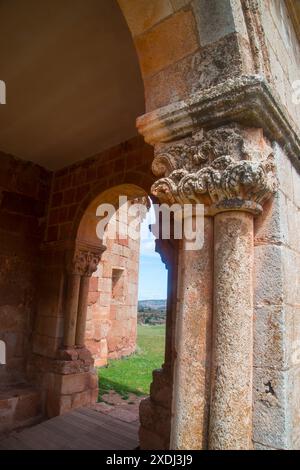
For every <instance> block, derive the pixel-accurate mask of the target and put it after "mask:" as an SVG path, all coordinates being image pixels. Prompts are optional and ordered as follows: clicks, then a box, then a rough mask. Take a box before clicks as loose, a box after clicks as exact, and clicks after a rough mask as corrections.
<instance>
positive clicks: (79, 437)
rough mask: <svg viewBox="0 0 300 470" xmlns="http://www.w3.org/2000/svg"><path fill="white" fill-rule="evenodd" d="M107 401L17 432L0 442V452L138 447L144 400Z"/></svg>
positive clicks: (115, 398) (111, 395)
mask: <svg viewBox="0 0 300 470" xmlns="http://www.w3.org/2000/svg"><path fill="white" fill-rule="evenodd" d="M102 398H103V400H105V402H101V403H96V404H95V405H93V406H92V407H88V408H79V409H77V410H74V411H72V412H70V413H67V414H65V415H63V416H57V417H55V418H52V419H49V420H47V421H43V422H42V423H40V424H38V425H35V426H32V427H29V428H25V429H23V430H20V431H14V432H12V433H10V434H9V436H7V437H4V436H3V437H2V439H0V449H1V450H4V449H7V450H8V449H14V450H22V449H34V450H48V449H49V450H56V449H57V450H75V449H78V450H79V449H80V450H81V449H87V450H93V449H94V450H97V449H98V450H131V449H135V448H136V447H138V445H139V443H138V428H139V417H138V407H139V403H140V401H141V399H142V397H136V396H135V395H131V394H130V396H129V398H128V400H123V399H122V398H121V397H120V396H119V395H118V394H117V393H115V392H112V391H111V392H109V393H108V394H106V395H104V396H103V397H102Z"/></svg>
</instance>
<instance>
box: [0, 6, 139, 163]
mask: <svg viewBox="0 0 300 470" xmlns="http://www.w3.org/2000/svg"><path fill="white" fill-rule="evenodd" d="M0 18H1V27H0V79H1V80H4V81H5V83H6V102H7V103H6V104H5V105H1V106H0V150H1V151H3V152H6V153H10V154H13V155H15V156H18V157H21V158H23V159H26V160H31V161H34V162H36V163H39V164H40V165H42V166H44V167H46V168H49V169H58V168H61V167H64V166H66V165H69V164H70V163H73V162H75V161H77V160H80V159H83V158H86V157H89V156H92V155H94V154H96V153H98V152H100V151H101V150H103V149H105V148H109V147H111V146H113V145H116V144H118V143H120V142H122V141H124V140H126V139H128V138H130V137H132V136H134V135H136V129H135V119H136V117H137V116H138V115H140V114H143V112H144V97H143V85H142V79H141V76H140V70H139V66H138V62H137V56H136V53H135V49H134V46H133V42H132V39H131V36H130V32H129V30H128V27H127V24H126V22H125V20H124V18H123V16H122V13H121V11H120V9H119V7H118V5H117V2H116V1H115V0H42V1H41V0H26V1H24V0H0ZM0 158H1V157H0Z"/></svg>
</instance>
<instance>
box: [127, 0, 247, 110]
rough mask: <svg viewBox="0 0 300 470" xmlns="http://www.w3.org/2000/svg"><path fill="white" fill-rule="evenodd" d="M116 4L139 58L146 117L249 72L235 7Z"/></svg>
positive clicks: (193, 1)
mask: <svg viewBox="0 0 300 470" xmlns="http://www.w3.org/2000/svg"><path fill="white" fill-rule="evenodd" d="M118 3H119V5H120V7H121V9H122V11H123V14H124V15H125V18H126V20H127V23H128V26H129V28H130V30H131V33H132V36H133V40H134V43H135V46H136V49H137V53H138V56H139V61H140V67H141V72H142V76H143V80H144V87H145V98H146V110H147V111H151V110H153V109H156V108H159V107H161V106H165V105H168V104H170V103H173V102H176V101H179V100H182V99H185V98H188V97H189V95H190V94H191V93H193V92H197V91H200V90H203V89H205V88H207V87H210V86H214V85H217V84H219V83H221V82H224V81H226V80H227V79H228V78H233V77H238V76H239V75H241V74H246V73H250V71H251V70H252V66H253V64H252V58H251V51H250V45H249V41H248V36H247V29H246V26H245V21H244V18H243V11H242V6H241V4H240V2H231V1H230V0H222V1H219V0H154V1H148V0H133V1H130V2H128V1H127V0H118ZM162 45H163V47H162Z"/></svg>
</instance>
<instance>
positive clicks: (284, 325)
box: [253, 305, 300, 370]
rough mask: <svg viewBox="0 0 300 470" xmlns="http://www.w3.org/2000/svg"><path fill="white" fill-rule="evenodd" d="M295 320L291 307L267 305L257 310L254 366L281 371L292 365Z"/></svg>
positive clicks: (255, 317) (255, 315)
mask: <svg viewBox="0 0 300 470" xmlns="http://www.w3.org/2000/svg"><path fill="white" fill-rule="evenodd" d="M293 320H294V319H293V310H292V308H291V307H290V306H285V305H265V306H263V307H259V308H256V309H255V314H254V358H253V360H254V366H257V367H270V368H274V369H278V370H280V369H286V368H288V367H289V366H290V365H291V361H292V342H293V330H294V321H293ZM299 340H300V338H299Z"/></svg>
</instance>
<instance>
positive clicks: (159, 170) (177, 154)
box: [152, 125, 277, 213]
mask: <svg viewBox="0 0 300 470" xmlns="http://www.w3.org/2000/svg"><path fill="white" fill-rule="evenodd" d="M152 168H153V172H154V174H156V175H157V176H162V178H160V179H159V180H158V181H156V182H155V183H154V184H153V186H152V193H153V194H154V195H155V196H156V197H158V199H159V200H160V202H165V203H167V204H174V203H177V204H178V203H179V204H188V203H189V204H195V203H199V204H205V205H207V206H210V208H211V210H212V212H217V211H220V210H234V209H240V210H241V209H242V210H247V211H250V212H254V213H257V212H258V213H259V212H260V211H261V206H262V205H263V204H264V202H265V201H266V200H267V199H268V198H269V197H270V196H271V195H272V194H273V193H274V192H275V191H276V189H277V178H276V174H275V163H274V157H273V153H272V148H271V147H270V146H269V145H268V144H267V143H266V142H265V140H264V139H263V136H262V134H261V131H260V130H259V129H255V130H244V129H242V128H240V127H239V126H236V125H232V126H224V127H220V128H218V129H216V130H210V131H207V132H204V131H202V132H200V133H198V134H196V135H194V136H193V137H191V138H188V139H185V140H184V141H182V142H180V143H176V144H173V145H169V146H168V148H161V146H160V147H159V148H158V153H157V155H156V156H155V159H154V162H153V167H152Z"/></svg>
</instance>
